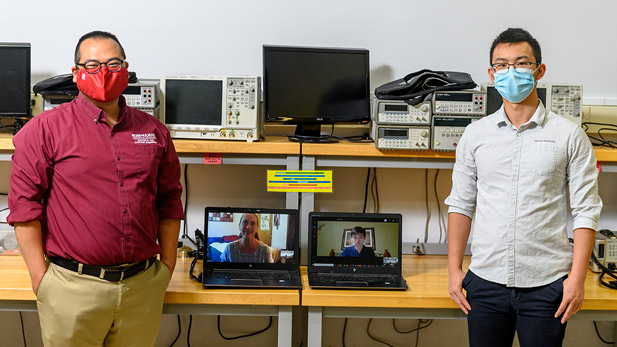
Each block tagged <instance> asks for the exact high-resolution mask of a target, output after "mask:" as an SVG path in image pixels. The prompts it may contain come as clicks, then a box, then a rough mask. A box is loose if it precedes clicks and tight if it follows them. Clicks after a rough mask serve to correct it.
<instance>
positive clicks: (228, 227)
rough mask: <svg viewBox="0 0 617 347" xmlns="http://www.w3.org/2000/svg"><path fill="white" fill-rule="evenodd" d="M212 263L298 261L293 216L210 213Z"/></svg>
mask: <svg viewBox="0 0 617 347" xmlns="http://www.w3.org/2000/svg"><path fill="white" fill-rule="evenodd" d="M207 223H208V240H207V241H206V259H207V261H209V262H235V263H295V262H297V260H296V254H295V246H294V245H295V242H296V240H295V228H296V226H295V224H296V223H297V221H296V220H295V216H294V215H288V214H270V213H230V212H210V213H209V214H208V221H207Z"/></svg>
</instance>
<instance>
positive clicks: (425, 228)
mask: <svg viewBox="0 0 617 347" xmlns="http://www.w3.org/2000/svg"><path fill="white" fill-rule="evenodd" d="M424 203H425V205H426V223H425V224H424V243H426V242H428V223H429V221H430V220H431V209H430V208H429V204H428V169H424Z"/></svg>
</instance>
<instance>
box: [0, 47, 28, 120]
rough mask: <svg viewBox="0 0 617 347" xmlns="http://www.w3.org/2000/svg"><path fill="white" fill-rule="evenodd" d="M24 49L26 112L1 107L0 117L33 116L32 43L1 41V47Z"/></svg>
mask: <svg viewBox="0 0 617 347" xmlns="http://www.w3.org/2000/svg"><path fill="white" fill-rule="evenodd" d="M11 48H13V49H23V50H25V51H26V55H27V59H26V60H27V62H25V64H26V66H25V68H26V78H25V81H24V82H25V83H24V84H23V85H22V87H23V88H24V89H23V90H24V91H25V93H24V99H23V100H22V102H23V104H22V106H23V109H24V110H25V111H24V112H7V111H3V110H2V109H1V108H0V118H30V117H32V92H31V82H32V80H31V78H32V77H31V73H32V63H31V62H32V47H31V45H30V43H25V42H0V49H11Z"/></svg>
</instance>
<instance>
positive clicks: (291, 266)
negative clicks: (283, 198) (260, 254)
mask: <svg viewBox="0 0 617 347" xmlns="http://www.w3.org/2000/svg"><path fill="white" fill-rule="evenodd" d="M210 212H223V213H268V214H288V215H293V216H294V217H295V219H296V227H295V230H294V235H295V243H294V245H295V249H294V260H295V262H293V263H274V264H271V263H227V262H208V261H207V247H208V244H207V243H208V214H209V213H210ZM299 217H300V213H299V211H298V210H295V209H267V208H246V207H206V209H205V214H204V239H203V240H202V241H203V245H204V252H203V257H202V259H201V260H202V261H203V269H204V271H212V270H213V269H245V270H246V269H251V270H296V269H298V266H299V265H300V239H299V237H300V233H299V231H300V225H299V223H300V219H299Z"/></svg>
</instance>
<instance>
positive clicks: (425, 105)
mask: <svg viewBox="0 0 617 347" xmlns="http://www.w3.org/2000/svg"><path fill="white" fill-rule="evenodd" d="M420 111H422V112H428V105H427V104H422V106H420Z"/></svg>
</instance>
